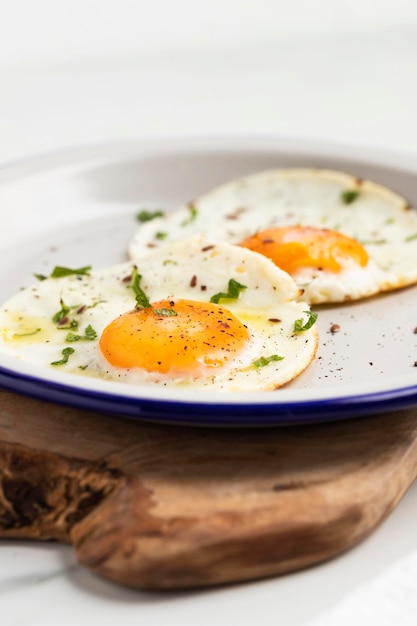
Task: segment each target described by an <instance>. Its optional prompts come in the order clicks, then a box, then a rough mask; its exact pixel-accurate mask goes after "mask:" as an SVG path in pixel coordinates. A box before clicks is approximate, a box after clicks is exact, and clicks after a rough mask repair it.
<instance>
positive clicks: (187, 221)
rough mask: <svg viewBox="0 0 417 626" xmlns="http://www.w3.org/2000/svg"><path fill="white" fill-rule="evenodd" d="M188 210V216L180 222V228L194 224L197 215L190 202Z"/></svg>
mask: <svg viewBox="0 0 417 626" xmlns="http://www.w3.org/2000/svg"><path fill="white" fill-rule="evenodd" d="M188 210H189V211H190V214H189V216H188V217H187V218H186V219H185V220H184V221H183V222H181V226H188V224H191V223H192V222H194V220H195V218H196V217H197V215H198V209H197V207H196V206H195V204H193V203H192V202H191V203H190V204H189V205H188Z"/></svg>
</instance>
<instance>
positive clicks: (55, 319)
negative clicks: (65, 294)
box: [52, 298, 71, 324]
mask: <svg viewBox="0 0 417 626" xmlns="http://www.w3.org/2000/svg"><path fill="white" fill-rule="evenodd" d="M60 304H61V309H60V310H59V311H57V312H56V313H55V315H53V317H52V321H53V323H54V324H59V322H60V321H61V320H63V319H64V317H66V316H67V315H68V313H69V312H70V311H71V307H69V306H67V305H66V304H65V302H64V301H63V299H62V298H61V299H60Z"/></svg>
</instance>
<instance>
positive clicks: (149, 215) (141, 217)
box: [136, 209, 164, 222]
mask: <svg viewBox="0 0 417 626" xmlns="http://www.w3.org/2000/svg"><path fill="white" fill-rule="evenodd" d="M163 216H164V212H163V211H161V210H157V211H147V210H146V209H143V210H142V211H139V213H137V215H136V219H137V220H138V222H150V221H151V220H154V219H155V218H156V217H163Z"/></svg>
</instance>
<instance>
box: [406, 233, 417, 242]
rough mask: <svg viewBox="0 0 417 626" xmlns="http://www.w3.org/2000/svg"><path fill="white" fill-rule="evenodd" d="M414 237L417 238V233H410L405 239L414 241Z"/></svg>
mask: <svg viewBox="0 0 417 626" xmlns="http://www.w3.org/2000/svg"><path fill="white" fill-rule="evenodd" d="M414 239H417V233H414V235H409V236H408V237H406V238H405V239H404V241H407V242H408V241H414Z"/></svg>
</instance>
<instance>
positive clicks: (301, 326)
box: [294, 311, 318, 333]
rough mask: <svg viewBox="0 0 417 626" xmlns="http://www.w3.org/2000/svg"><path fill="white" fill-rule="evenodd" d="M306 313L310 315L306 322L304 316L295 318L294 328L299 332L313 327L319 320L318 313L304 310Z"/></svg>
mask: <svg viewBox="0 0 417 626" xmlns="http://www.w3.org/2000/svg"><path fill="white" fill-rule="evenodd" d="M303 312H304V313H305V314H306V315H308V319H307V321H306V322H305V321H304V320H303V319H302V318H300V319H298V320H295V322H294V330H295V332H297V333H299V332H304V331H305V330H308V329H309V328H311V327H312V326H313V325H314V324H315V323H316V320H317V317H318V315H317V313H313V312H312V311H303Z"/></svg>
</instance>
